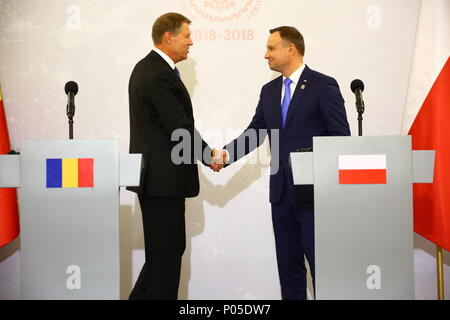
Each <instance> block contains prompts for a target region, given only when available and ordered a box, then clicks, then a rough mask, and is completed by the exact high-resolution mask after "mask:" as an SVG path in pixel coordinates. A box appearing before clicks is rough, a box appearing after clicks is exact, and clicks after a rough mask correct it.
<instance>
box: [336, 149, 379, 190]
mask: <svg viewBox="0 0 450 320" xmlns="http://www.w3.org/2000/svg"><path fill="white" fill-rule="evenodd" d="M339 184H386V155H385V154H368V155H342V156H339Z"/></svg>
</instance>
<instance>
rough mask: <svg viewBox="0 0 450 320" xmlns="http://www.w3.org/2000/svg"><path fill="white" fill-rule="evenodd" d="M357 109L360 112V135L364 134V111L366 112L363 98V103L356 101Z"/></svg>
mask: <svg viewBox="0 0 450 320" xmlns="http://www.w3.org/2000/svg"><path fill="white" fill-rule="evenodd" d="M356 111H357V112H358V136H360V137H361V136H362V135H363V130H362V121H363V117H362V115H363V113H364V101H363V100H362V99H361V103H360V104H359V103H356Z"/></svg>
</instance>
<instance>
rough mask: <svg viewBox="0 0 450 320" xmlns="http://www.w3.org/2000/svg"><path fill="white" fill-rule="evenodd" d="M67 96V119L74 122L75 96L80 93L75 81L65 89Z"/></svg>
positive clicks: (70, 82)
mask: <svg viewBox="0 0 450 320" xmlns="http://www.w3.org/2000/svg"><path fill="white" fill-rule="evenodd" d="M64 91H65V92H66V94H67V109H66V111H67V117H69V120H72V118H73V116H74V115H75V95H76V94H77V93H78V84H77V83H76V82H75V81H69V82H67V83H66V86H65V87H64Z"/></svg>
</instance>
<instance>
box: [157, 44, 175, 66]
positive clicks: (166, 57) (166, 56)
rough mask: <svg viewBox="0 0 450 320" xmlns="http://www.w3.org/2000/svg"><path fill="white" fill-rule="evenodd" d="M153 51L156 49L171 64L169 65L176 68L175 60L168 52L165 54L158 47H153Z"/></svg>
mask: <svg viewBox="0 0 450 320" xmlns="http://www.w3.org/2000/svg"><path fill="white" fill-rule="evenodd" d="M153 51H155V52H156V53H157V54H159V55H160V56H161V58H163V59H164V60H165V61H166V62H167V63H168V64H169V66H170V67H171V68H172V69H173V70H175V62H173V60H172V59H171V58H170V57H169V56H168V55H167V54H165V53H164V52H162V51H161V50H159V49H158V48H153Z"/></svg>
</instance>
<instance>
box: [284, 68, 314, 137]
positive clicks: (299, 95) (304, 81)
mask: <svg viewBox="0 0 450 320" xmlns="http://www.w3.org/2000/svg"><path fill="white" fill-rule="evenodd" d="M311 80H312V79H311V69H309V68H308V66H305V69H304V70H303V72H302V75H301V76H300V79H299V81H298V83H297V85H296V87H295V91H294V95H293V96H292V99H291V103H290V104H289V109H288V113H287V116H286V123H285V125H284V130H287V128H288V126H289V124H290V123H291V120H292V118H293V117H294V113H295V110H296V109H297V108H300V106H299V104H300V103H301V102H302V100H303V96H304V95H305V93H306V91H307V90H308V87H309V85H310V84H311ZM280 90H281V89H280ZM280 99H281V98H280Z"/></svg>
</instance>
